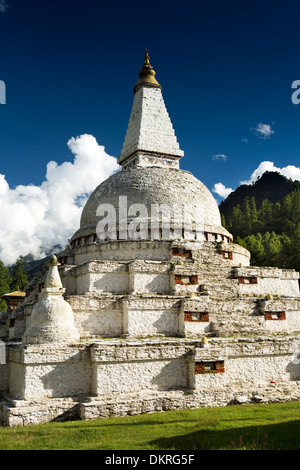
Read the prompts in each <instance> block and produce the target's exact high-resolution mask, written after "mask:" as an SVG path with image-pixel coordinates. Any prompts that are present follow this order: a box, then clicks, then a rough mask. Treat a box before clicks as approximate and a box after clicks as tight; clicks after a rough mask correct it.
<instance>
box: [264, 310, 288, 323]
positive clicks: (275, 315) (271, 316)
mask: <svg viewBox="0 0 300 470" xmlns="http://www.w3.org/2000/svg"><path fill="white" fill-rule="evenodd" d="M265 319H266V320H275V321H276V320H286V314H285V312H265Z"/></svg>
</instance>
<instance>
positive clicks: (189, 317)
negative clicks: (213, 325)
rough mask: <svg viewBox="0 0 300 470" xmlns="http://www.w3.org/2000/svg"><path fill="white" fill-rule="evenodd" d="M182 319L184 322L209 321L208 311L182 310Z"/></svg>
mask: <svg viewBox="0 0 300 470" xmlns="http://www.w3.org/2000/svg"><path fill="white" fill-rule="evenodd" d="M184 321H186V322H196V323H201V322H209V313H208V312H184Z"/></svg>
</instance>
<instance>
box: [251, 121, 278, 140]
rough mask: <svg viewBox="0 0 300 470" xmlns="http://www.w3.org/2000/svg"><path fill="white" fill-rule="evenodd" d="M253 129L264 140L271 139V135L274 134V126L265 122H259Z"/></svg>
mask: <svg viewBox="0 0 300 470" xmlns="http://www.w3.org/2000/svg"><path fill="white" fill-rule="evenodd" d="M252 130H253V131H254V132H255V134H256V135H257V136H258V137H259V138H260V139H264V140H266V139H270V138H271V135H272V134H274V130H273V129H272V126H271V125H270V124H263V123H262V122H260V123H259V124H257V126H256V127H254V128H253V129H252Z"/></svg>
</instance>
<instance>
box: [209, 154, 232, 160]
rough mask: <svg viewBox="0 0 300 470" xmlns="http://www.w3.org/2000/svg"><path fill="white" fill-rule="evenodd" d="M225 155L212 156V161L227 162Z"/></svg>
mask: <svg viewBox="0 0 300 470" xmlns="http://www.w3.org/2000/svg"><path fill="white" fill-rule="evenodd" d="M227 158H228V157H227V155H224V154H223V153H218V154H217V155H213V157H212V159H213V160H224V161H225V160H227Z"/></svg>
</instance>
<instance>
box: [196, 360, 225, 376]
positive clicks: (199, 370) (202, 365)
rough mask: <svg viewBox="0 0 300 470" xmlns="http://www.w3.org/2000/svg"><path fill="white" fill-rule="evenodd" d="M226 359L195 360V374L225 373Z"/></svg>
mask: <svg viewBox="0 0 300 470" xmlns="http://www.w3.org/2000/svg"><path fill="white" fill-rule="evenodd" d="M224 372H225V364H224V361H201V362H195V374H196V375H198V374H224Z"/></svg>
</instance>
